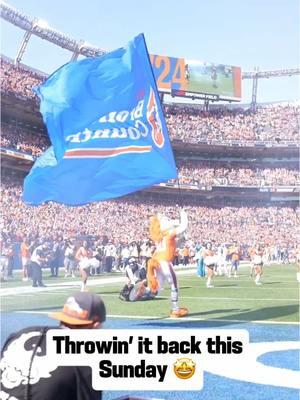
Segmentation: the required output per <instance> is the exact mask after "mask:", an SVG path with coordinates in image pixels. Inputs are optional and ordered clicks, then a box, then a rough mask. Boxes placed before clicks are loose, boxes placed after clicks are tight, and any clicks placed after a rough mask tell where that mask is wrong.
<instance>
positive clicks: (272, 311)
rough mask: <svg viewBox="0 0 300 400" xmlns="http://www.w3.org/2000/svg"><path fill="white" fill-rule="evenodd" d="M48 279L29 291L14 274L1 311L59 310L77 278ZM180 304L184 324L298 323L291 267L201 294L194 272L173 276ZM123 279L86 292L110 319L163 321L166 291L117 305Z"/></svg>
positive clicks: (107, 278)
mask: <svg viewBox="0 0 300 400" xmlns="http://www.w3.org/2000/svg"><path fill="white" fill-rule="evenodd" d="M62 273H63V271H61V277H59V278H49V277H47V275H48V271H45V272H44V282H45V284H46V285H47V287H46V288H31V282H22V281H20V278H19V277H18V275H16V277H15V278H14V280H13V281H9V282H4V283H2V285H1V291H0V293H1V298H2V301H1V312H14V311H30V312H45V313H46V312H50V311H52V310H55V309H59V308H60V307H61V305H62V304H63V302H64V300H65V298H66V296H67V295H68V294H71V293H73V292H74V291H77V290H78V289H79V284H80V278H79V277H78V278H75V279H72V278H67V279H64V278H63V277H62ZM177 275H178V280H179V285H180V305H181V306H184V307H188V308H189V311H190V313H189V316H188V317H187V318H188V319H193V320H195V319H196V320H220V321H221V320H224V321H226V320H228V321H241V322H244V321H247V322H252V321H255V322H257V321H258V322H259V321H261V322H273V323H274V322H277V323H280V322H282V323H299V290H298V283H297V281H296V266H295V265H293V264H290V265H271V266H267V267H265V268H264V275H263V277H262V282H263V285H262V286H256V285H255V284H254V282H253V279H251V278H250V273H249V267H247V266H242V267H241V268H240V271H239V275H238V277H237V278H234V277H232V278H227V277H224V276H217V277H216V278H215V280H214V285H215V287H214V288H211V289H207V288H206V286H205V279H203V278H198V277H197V276H196V272H195V270H194V269H189V270H187V271H184V270H180V271H178V272H177ZM123 281H124V277H123V275H122V274H120V273H113V274H105V275H101V276H95V277H90V278H89V281H88V284H89V286H88V287H89V290H90V291H92V292H95V293H98V294H100V295H102V296H103V298H104V299H105V302H106V304H107V310H108V314H109V315H111V316H112V317H114V318H116V317H122V318H124V317H128V318H134V317H136V318H142V319H143V318H145V319H148V318H155V319H157V318H168V316H169V293H170V292H169V288H168V285H167V284H166V286H165V289H164V290H162V291H161V293H160V295H159V296H158V297H157V298H156V299H155V300H153V301H145V302H136V303H127V302H123V301H121V300H119V298H118V295H119V291H120V289H121V287H122V285H123Z"/></svg>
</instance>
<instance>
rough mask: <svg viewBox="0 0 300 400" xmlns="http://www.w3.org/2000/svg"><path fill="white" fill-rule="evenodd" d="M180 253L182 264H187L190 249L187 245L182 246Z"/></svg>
mask: <svg viewBox="0 0 300 400" xmlns="http://www.w3.org/2000/svg"><path fill="white" fill-rule="evenodd" d="M182 255H183V265H184V266H187V265H188V263H189V258H190V249H189V248H188V247H187V246H184V248H183V250H182Z"/></svg>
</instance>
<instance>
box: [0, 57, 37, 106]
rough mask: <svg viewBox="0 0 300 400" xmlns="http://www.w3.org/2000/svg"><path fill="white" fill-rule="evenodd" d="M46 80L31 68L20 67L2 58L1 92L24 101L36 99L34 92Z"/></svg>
mask: <svg viewBox="0 0 300 400" xmlns="http://www.w3.org/2000/svg"><path fill="white" fill-rule="evenodd" d="M44 79H45V77H44V76H42V75H40V74H38V73H37V72H35V71H33V70H31V69H30V68H25V67H19V68H16V66H15V65H14V64H13V63H10V62H8V61H6V60H4V59H3V58H2V57H1V81H0V82H1V92H4V93H7V94H13V95H15V96H17V97H19V98H22V99H36V96H35V94H34V93H33V91H32V88H33V87H34V86H38V85H40V84H41V83H42V81H43V80H44Z"/></svg>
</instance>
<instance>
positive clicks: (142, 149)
mask: <svg viewBox="0 0 300 400" xmlns="http://www.w3.org/2000/svg"><path fill="white" fill-rule="evenodd" d="M151 150H152V146H128V147H119V148H118V147H117V148H114V149H75V150H67V151H66V153H65V155H64V158H70V157H113V156H117V155H119V154H127V153H148V152H150V151H151Z"/></svg>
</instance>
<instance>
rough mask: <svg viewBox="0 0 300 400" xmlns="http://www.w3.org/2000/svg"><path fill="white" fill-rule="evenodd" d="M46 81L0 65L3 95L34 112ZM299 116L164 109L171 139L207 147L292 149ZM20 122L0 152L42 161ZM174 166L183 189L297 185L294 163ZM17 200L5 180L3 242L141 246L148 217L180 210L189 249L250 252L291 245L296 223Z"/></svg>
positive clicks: (243, 210)
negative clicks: (79, 238) (89, 238)
mask: <svg viewBox="0 0 300 400" xmlns="http://www.w3.org/2000/svg"><path fill="white" fill-rule="evenodd" d="M43 79H44V76H42V75H39V74H38V73H37V72H35V71H31V70H30V68H27V67H24V66H23V67H19V68H18V69H17V68H16V67H15V66H14V65H13V64H12V63H10V62H9V61H7V60H3V59H2V60H1V91H2V94H4V95H5V94H9V95H13V96H16V98H18V99H22V100H24V101H25V103H26V101H32V100H34V101H35V102H36V107H38V104H37V99H36V97H35V95H34V94H33V92H32V90H31V89H32V87H33V86H35V85H38V84H39V83H41V82H42V81H43ZM299 110H300V108H299V106H298V105H297V104H292V105H286V104H285V105H280V104H279V105H278V104H277V105H270V106H264V107H259V109H258V111H257V112H256V113H252V112H250V111H249V110H247V109H243V108H238V109H236V108H234V109H229V108H225V107H224V106H223V107H222V108H218V109H212V110H211V111H209V112H207V111H203V110H201V109H200V108H194V107H191V106H184V107H183V106H174V105H172V106H170V105H167V106H166V107H165V113H166V119H167V123H168V128H169V132H170V135H171V139H180V140H181V141H193V140H204V141H206V142H207V143H213V142H214V141H219V142H220V143H225V142H230V141H232V140H239V141H240V142H242V143H244V144H247V142H251V141H255V140H260V141H273V142H274V143H275V142H276V143H278V142H279V143H280V141H281V140H290V141H292V142H296V141H297V134H298V120H297V115H298V114H299ZM20 122H21V123H16V122H15V121H14V122H12V121H9V120H8V121H6V122H5V123H3V124H2V137H1V147H5V148H11V149H15V150H18V151H22V152H25V153H28V154H31V155H32V156H34V157H36V156H39V155H40V154H41V153H42V152H43V151H44V150H45V148H47V147H48V146H49V140H48V138H47V137H46V136H45V135H43V134H41V132H36V131H30V129H29V128H28V127H26V128H25V127H24V126H23V125H22V121H20ZM237 161H238V162H237ZM177 164H178V168H179V181H180V183H182V184H197V185H222V186H269V185H270V186H287V185H290V186H296V185H299V174H298V170H297V165H295V163H293V164H288V165H286V164H284V163H278V162H277V163H275V164H266V165H262V164H253V163H252V164H251V163H249V162H248V163H247V162H246V161H245V162H241V160H235V161H231V162H228V161H225V160H223V161H222V160H219V161H204V160H196V159H191V158H189V157H185V159H180V158H178V159H177ZM21 192H22V188H21V183H20V182H14V181H13V180H12V179H8V180H5V179H4V181H3V185H2V202H1V208H2V210H1V211H2V214H3V223H2V231H3V235H4V236H5V237H6V238H7V237H10V238H14V237H21V236H24V235H25V236H30V237H35V236H39V237H42V238H44V239H46V238H48V237H53V236H57V235H63V236H64V237H69V236H73V235H79V234H81V235H82V234H93V235H100V236H101V235H106V236H108V237H109V238H110V239H111V240H114V241H115V242H131V241H133V240H142V239H144V238H147V237H148V222H149V217H150V215H152V214H153V213H155V212H161V213H166V214H168V215H171V216H176V217H178V206H179V205H180V206H182V205H183V206H184V207H185V208H186V209H187V210H188V213H189V220H190V228H189V231H188V238H189V239H191V240H193V241H194V242H197V241H206V240H215V241H216V242H217V243H224V242H231V241H232V240H234V239H238V240H239V242H240V243H242V244H248V245H249V244H251V243H252V242H253V241H254V240H259V241H263V242H269V243H277V244H278V243H281V244H282V245H288V244H289V243H292V242H293V241H295V240H296V231H297V225H298V223H299V209H295V208H291V207H262V206H259V207H256V206H255V205H253V206H252V207H250V206H249V207H245V206H244V207H242V206H240V207H237V206H228V205H226V206H222V204H220V203H219V204H215V203H214V204H207V205H206V206H203V205H201V206H199V204H197V202H196V201H195V202H194V201H193V200H191V199H190V200H187V199H185V200H184V201H183V203H184V204H182V199H178V198H176V196H170V197H169V199H167V200H158V199H157V200H153V199H152V200H150V199H148V200H146V199H145V198H138V197H137V198H136V197H127V198H124V199H120V200H116V201H108V202H105V203H97V204H91V205H87V206H84V207H78V208H76V209H74V208H70V207H66V206H61V205H57V204H53V203H49V204H47V205H44V206H40V207H38V208H33V207H28V206H25V205H24V204H23V202H22V199H21ZM137 209H138V210H139V215H138V218H137ZM175 214H176V215H175Z"/></svg>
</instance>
